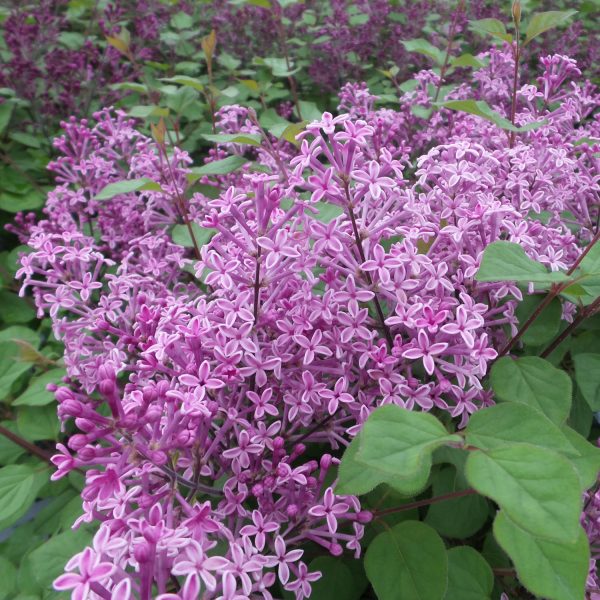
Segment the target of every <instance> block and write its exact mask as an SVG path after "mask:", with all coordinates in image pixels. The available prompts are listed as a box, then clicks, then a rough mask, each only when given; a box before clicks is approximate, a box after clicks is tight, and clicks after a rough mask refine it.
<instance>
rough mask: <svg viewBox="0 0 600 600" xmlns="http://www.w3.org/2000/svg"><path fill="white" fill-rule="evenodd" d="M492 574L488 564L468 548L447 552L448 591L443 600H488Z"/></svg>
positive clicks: (492, 584)
mask: <svg viewBox="0 0 600 600" xmlns="http://www.w3.org/2000/svg"><path fill="white" fill-rule="evenodd" d="M493 588H494V574H493V572H492V568H491V567H490V565H489V564H488V562H487V561H486V560H485V558H483V556H481V554H479V552H477V550H475V549H474V548H471V547H470V546H457V547H456V548H451V549H450V550H448V590H447V592H446V596H445V597H444V600H489V599H490V598H491V594H492V589H493Z"/></svg>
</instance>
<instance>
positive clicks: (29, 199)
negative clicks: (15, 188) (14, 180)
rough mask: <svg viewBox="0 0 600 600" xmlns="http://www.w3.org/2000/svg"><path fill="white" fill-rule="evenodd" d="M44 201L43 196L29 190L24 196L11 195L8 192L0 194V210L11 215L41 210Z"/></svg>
mask: <svg viewBox="0 0 600 600" xmlns="http://www.w3.org/2000/svg"><path fill="white" fill-rule="evenodd" d="M45 201H46V196H45V194H44V193H43V192H40V191H38V190H29V191H27V192H25V193H24V194H11V193H8V192H4V193H3V194H0V208H1V209H2V210H5V211H7V212H11V213H17V212H19V211H21V210H35V209H37V208H41V207H42V206H43V205H44V202H45Z"/></svg>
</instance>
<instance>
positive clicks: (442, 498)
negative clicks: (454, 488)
mask: <svg viewBox="0 0 600 600" xmlns="http://www.w3.org/2000/svg"><path fill="white" fill-rule="evenodd" d="M477 493H478V492H477V491H476V490H474V489H472V488H468V489H466V490H460V491H458V492H450V493H448V494H442V495H441V496H434V497H433V498H426V499H425V500H416V501H415V502H409V503H408V504H403V505H402V506H394V507H393V508H386V509H384V510H378V511H375V513H374V515H375V517H376V518H380V517H384V516H385V515H392V514H394V513H398V512H403V511H405V510H412V509H413V508H420V507H421V506H430V505H431V504H437V503H438V502H445V501H446V500H454V499H455V498H462V497H463V496H472V495H473V494H477Z"/></svg>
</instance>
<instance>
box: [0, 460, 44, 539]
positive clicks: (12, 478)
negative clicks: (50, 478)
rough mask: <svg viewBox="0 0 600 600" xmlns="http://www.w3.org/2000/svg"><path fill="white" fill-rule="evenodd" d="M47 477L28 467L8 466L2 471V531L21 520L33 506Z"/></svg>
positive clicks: (0, 519)
mask: <svg viewBox="0 0 600 600" xmlns="http://www.w3.org/2000/svg"><path fill="white" fill-rule="evenodd" d="M44 482H45V477H44V478H42V479H40V477H39V473H36V471H35V470H34V469H33V468H32V467H30V466H28V465H8V466H6V467H2V468H1V469H0V529H4V528H6V527H8V526H9V525H12V524H13V523H14V522H15V521H17V520H18V519H20V518H21V517H22V516H23V515H24V514H25V513H26V512H27V511H28V510H29V507H30V506H31V505H32V504H33V501H34V500H35V497H36V494H37V492H38V490H39V489H40V487H41V486H42V485H43V484H44Z"/></svg>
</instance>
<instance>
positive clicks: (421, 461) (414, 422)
mask: <svg viewBox="0 0 600 600" xmlns="http://www.w3.org/2000/svg"><path fill="white" fill-rule="evenodd" d="M360 440H361V441H360V446H359V450H358V452H357V454H356V457H355V458H356V461H357V462H359V463H362V464H363V465H365V466H367V467H369V468H376V469H378V470H379V471H381V472H382V473H384V474H386V475H387V477H388V481H391V480H393V481H394V482H395V483H398V482H401V481H402V480H404V479H408V480H412V479H413V478H414V477H415V476H417V475H418V474H424V473H428V472H429V468H430V466H431V454H432V452H433V451H434V450H435V449H436V448H438V447H439V446H442V445H443V444H445V443H447V442H460V441H461V438H460V437H459V436H457V435H450V434H448V432H447V431H446V429H445V428H444V426H443V425H442V423H440V421H438V420H437V419H436V418H435V417H434V416H433V415H430V414H429V413H419V412H413V411H410V410H406V409H404V408H400V407H399V406H394V405H387V406H382V407H381V408H378V409H376V410H375V411H374V412H373V413H372V414H371V416H370V417H369V418H368V419H367V422H366V423H365V425H364V426H363V429H362V433H361V436H360ZM396 489H398V488H396Z"/></svg>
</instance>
